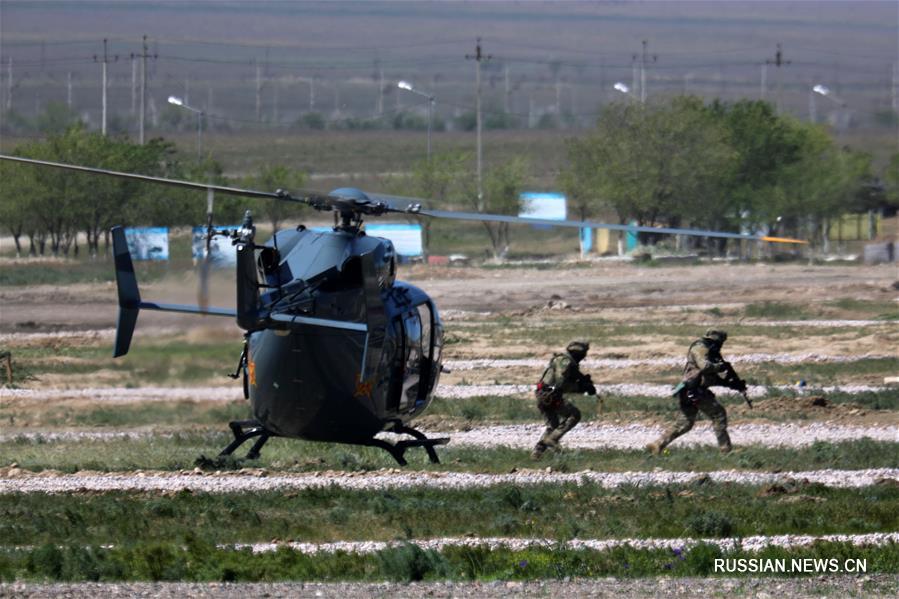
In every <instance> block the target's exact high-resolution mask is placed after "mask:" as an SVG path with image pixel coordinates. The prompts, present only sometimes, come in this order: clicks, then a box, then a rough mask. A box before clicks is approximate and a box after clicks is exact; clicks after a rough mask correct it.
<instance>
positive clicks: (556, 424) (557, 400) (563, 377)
mask: <svg viewBox="0 0 899 599" xmlns="http://www.w3.org/2000/svg"><path fill="white" fill-rule="evenodd" d="M589 349H590V344H589V343H587V342H586V341H572V342H571V343H569V344H568V346H567V347H566V348H565V353H562V354H555V355H554V356H553V358H552V360H550V362H549V366H547V368H546V370H544V371H543V376H542V377H540V381H539V382H538V383H537V391H536V395H537V409H539V410H540V413H541V414H542V415H543V419H544V420H545V421H546V431H545V432H544V433H543V436H542V437H541V438H540V440H539V441H538V442H537V445H536V446H535V447H534V451H533V452H532V453H531V458H533V459H535V460H539V459H540V457H541V456H542V455H543V452H545V451H546V450H547V449H548V448H553V449H556V450H558V449H559V440H560V439H561V438H562V436H563V435H564V434H565V433H567V432H568V431H570V430H571V429H573V428H574V426H575V425H576V424H577V423H578V422H580V420H581V411H580V410H578V409H577V407H576V406H575V405H574V404H572V403H569V402H568V401H566V400H565V396H564V394H565V393H589V394H590V395H596V387H595V386H594V385H593V381H591V380H590V375H585V374H582V373H581V371H580V369H578V364H579V363H580V361H581V360H583V359H584V357H585V356H586V355H587V350H589Z"/></svg>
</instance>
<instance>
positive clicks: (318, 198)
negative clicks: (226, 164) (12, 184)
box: [0, 154, 333, 204]
mask: <svg viewBox="0 0 899 599" xmlns="http://www.w3.org/2000/svg"><path fill="white" fill-rule="evenodd" d="M0 160H10V161H13V162H21V163H23V164H32V165H35V166H49V167H52V168H59V169H63V170H70V171H76V172H82V173H91V174H94V175H105V176H108V177H119V178H121V179H131V180H134V181H145V182H147V183H159V184H161V185H169V186H171V187H181V188H184V189H197V190H201V191H202V190H209V189H211V190H212V191H215V192H218V193H224V194H228V195H235V196H244V197H250V198H266V199H270V200H281V201H285V202H298V203H301V204H315V203H319V202H325V201H328V200H332V199H333V198H331V196H329V195H327V194H322V193H318V192H308V193H302V194H301V195H300V196H299V197H294V196H292V195H290V194H288V193H286V192H280V193H278V192H270V191H259V190H256V189H243V188H240V187H229V186H227V185H214V184H212V183H198V182H196V181H183V180H181V179H167V178H165V177H154V176H152V175H139V174H137V173H125V172H122V171H112V170H109V169H105V168H94V167H90V166H78V165H75V164H65V163H63V162H51V161H49V160H36V159H34V158H21V157H19V156H8V155H5V154H0Z"/></svg>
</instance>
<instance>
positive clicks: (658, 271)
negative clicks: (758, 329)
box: [0, 261, 899, 333]
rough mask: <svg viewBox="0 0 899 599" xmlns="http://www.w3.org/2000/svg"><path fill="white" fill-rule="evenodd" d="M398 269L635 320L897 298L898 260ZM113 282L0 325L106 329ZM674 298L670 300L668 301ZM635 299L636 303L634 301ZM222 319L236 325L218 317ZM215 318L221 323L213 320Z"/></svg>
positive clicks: (496, 302)
mask: <svg viewBox="0 0 899 599" xmlns="http://www.w3.org/2000/svg"><path fill="white" fill-rule="evenodd" d="M399 278H401V279H404V280H408V281H409V282H411V283H413V284H415V285H417V286H419V287H421V288H422V289H424V290H425V291H426V292H427V293H428V294H429V295H431V297H432V298H433V299H434V300H435V301H436V303H437V306H438V308H439V309H440V310H441V311H444V312H448V314H452V311H454V310H464V311H473V312H490V313H491V314H492V315H496V314H498V313H502V314H505V315H510V316H513V315H518V314H524V313H525V312H526V311H528V310H534V309H539V308H542V307H544V306H546V304H547V303H548V302H550V301H562V302H565V304H567V305H568V306H570V307H571V308H572V309H574V310H577V311H580V312H582V313H583V314H586V315H595V316H601V317H602V318H606V319H610V320H616V321H619V320H620V321H622V322H634V320H635V319H636V318H643V319H652V318H654V317H661V316H664V315H668V316H670V314H671V311H672V310H677V309H678V308H683V307H694V308H708V309H711V308H715V307H719V308H725V307H727V306H735V305H736V306H739V305H742V304H747V303H753V302H765V301H768V302H785V303H793V304H799V305H811V304H816V303H824V302H828V301H833V300H840V299H853V300H866V301H896V300H897V299H899V291H897V289H896V288H894V287H893V284H894V283H896V282H897V281H899V268H897V267H895V266H804V265H796V264H789V265H771V264H751V265H750V264H727V263H721V264H708V265H701V266H691V267H637V266H634V265H632V264H622V263H618V262H614V261H596V262H594V263H593V264H592V265H591V266H590V267H588V268H570V267H567V266H566V265H564V264H563V265H561V266H560V267H559V268H558V269H556V270H540V269H535V268H503V269H484V268H474V267H473V268H457V267H453V268H446V267H438V266H422V265H415V266H411V267H410V266H402V267H401V268H400V272H399ZM141 293H142V296H143V297H144V298H145V299H153V300H159V301H168V302H172V303H194V302H195V301H196V284H195V281H193V280H191V278H190V277H189V276H185V275H179V276H175V277H171V278H169V279H165V280H163V281H162V282H157V283H154V284H150V285H144V286H142V287H141ZM211 297H212V303H213V304H214V305H218V306H222V307H229V306H233V305H234V297H233V282H232V278H231V276H230V273H227V274H226V273H221V272H220V273H216V276H215V278H214V280H213V283H212V292H211ZM115 303H116V300H115V285H114V284H113V283H103V284H97V285H83V284H79V285H70V286H66V287H63V288H59V287H52V286H37V287H6V288H3V289H0V333H13V332H33V331H58V330H85V329H105V328H109V327H114V326H115V319H116V306H115ZM672 307H676V308H672ZM635 309H638V310H635ZM214 321H216V318H215V317H200V318H198V317H193V316H184V315H178V314H163V313H154V312H142V313H141V316H140V320H139V323H140V324H139V326H141V327H147V328H155V327H160V326H176V327H184V326H187V327H193V326H197V325H205V326H209V325H210V324H212V323H213V322H214ZM220 321H221V322H222V326H233V325H232V323H231V322H230V319H220ZM216 326H217V325H216Z"/></svg>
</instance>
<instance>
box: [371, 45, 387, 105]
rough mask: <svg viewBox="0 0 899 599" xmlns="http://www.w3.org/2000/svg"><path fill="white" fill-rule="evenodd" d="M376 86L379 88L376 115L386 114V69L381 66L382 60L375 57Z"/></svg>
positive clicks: (374, 73) (374, 74)
mask: <svg viewBox="0 0 899 599" xmlns="http://www.w3.org/2000/svg"><path fill="white" fill-rule="evenodd" d="M372 78H373V79H374V80H375V85H377V86H378V96H377V100H376V101H375V113H376V114H378V115H379V116H380V115H382V114H384V67H382V66H381V58H380V57H375V70H374V72H373V73H372Z"/></svg>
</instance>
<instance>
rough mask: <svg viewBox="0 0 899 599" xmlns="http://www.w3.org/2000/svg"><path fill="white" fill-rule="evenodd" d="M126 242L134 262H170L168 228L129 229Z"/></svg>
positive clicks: (126, 231)
mask: <svg viewBox="0 0 899 599" xmlns="http://www.w3.org/2000/svg"><path fill="white" fill-rule="evenodd" d="M125 241H126V242H127V243H128V251H129V252H131V259H132V260H168V259H169V228H168V227H127V228H126V229H125Z"/></svg>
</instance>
